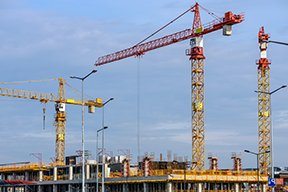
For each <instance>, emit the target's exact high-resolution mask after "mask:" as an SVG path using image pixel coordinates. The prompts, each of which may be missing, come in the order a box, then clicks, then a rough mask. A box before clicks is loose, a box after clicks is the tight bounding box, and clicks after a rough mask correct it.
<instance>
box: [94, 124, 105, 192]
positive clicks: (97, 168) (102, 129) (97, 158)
mask: <svg viewBox="0 0 288 192" xmlns="http://www.w3.org/2000/svg"><path fill="white" fill-rule="evenodd" d="M107 128H108V127H107V126H105V127H102V128H101V129H98V130H97V142H96V192H98V190H99V187H98V173H99V166H98V160H99V155H98V133H99V132H100V131H104V129H107Z"/></svg>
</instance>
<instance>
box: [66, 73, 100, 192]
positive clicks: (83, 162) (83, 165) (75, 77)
mask: <svg viewBox="0 0 288 192" xmlns="http://www.w3.org/2000/svg"><path fill="white" fill-rule="evenodd" d="M96 72H97V70H93V71H91V72H90V73H89V74H87V75H86V76H84V77H77V76H71V77H70V78H71V79H78V80H81V82H82V99H81V101H82V192H85V154H84V153H85V146H84V80H85V79H86V78H87V77H89V76H90V75H91V74H92V73H96Z"/></svg>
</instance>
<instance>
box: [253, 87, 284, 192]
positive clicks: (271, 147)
mask: <svg viewBox="0 0 288 192" xmlns="http://www.w3.org/2000/svg"><path fill="white" fill-rule="evenodd" d="M286 87H287V85H282V86H281V87H279V88H277V89H275V90H273V91H271V92H263V91H255V92H256V93H264V94H268V95H269V100H270V110H271V111H270V121H271V119H272V109H271V95H272V94H273V93H276V92H277V91H279V90H281V89H283V88H286ZM270 125H271V135H270V139H271V144H270V159H271V177H272V178H274V163H273V129H272V128H273V127H272V123H271V122H270ZM261 154H262V153H261ZM272 191H273V192H274V187H272Z"/></svg>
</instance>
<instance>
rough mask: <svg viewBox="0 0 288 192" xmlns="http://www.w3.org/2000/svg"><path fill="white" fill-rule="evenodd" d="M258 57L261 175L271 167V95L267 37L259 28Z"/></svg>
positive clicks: (262, 29) (262, 28)
mask: <svg viewBox="0 0 288 192" xmlns="http://www.w3.org/2000/svg"><path fill="white" fill-rule="evenodd" d="M258 37H259V44H260V53H261V54H260V55H261V58H260V59H259V61H258V62H257V64H258V142H259V143H258V148H259V149H258V150H259V152H258V153H259V169H260V173H261V174H268V168H269V167H271V161H272V160H271V153H266V151H271V99H270V97H271V95H270V94H268V93H270V67H269V64H270V62H269V60H268V59H267V53H266V49H267V43H266V42H265V41H268V39H269V35H268V34H265V33H264V27H261V29H260V31H259V33H258Z"/></svg>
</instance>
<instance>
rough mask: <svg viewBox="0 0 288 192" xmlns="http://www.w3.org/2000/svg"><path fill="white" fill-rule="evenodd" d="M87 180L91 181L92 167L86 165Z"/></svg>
mask: <svg viewBox="0 0 288 192" xmlns="http://www.w3.org/2000/svg"><path fill="white" fill-rule="evenodd" d="M86 179H90V165H89V164H86Z"/></svg>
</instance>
